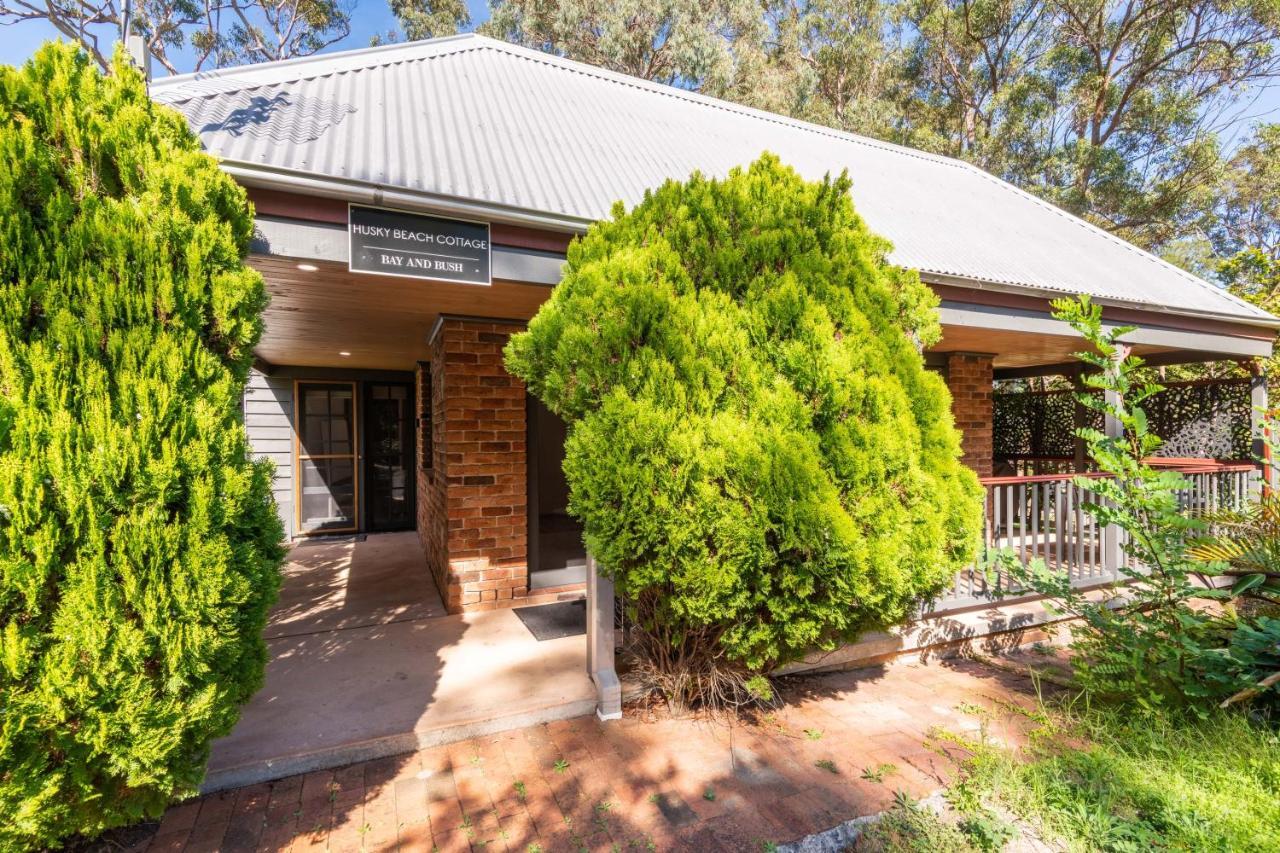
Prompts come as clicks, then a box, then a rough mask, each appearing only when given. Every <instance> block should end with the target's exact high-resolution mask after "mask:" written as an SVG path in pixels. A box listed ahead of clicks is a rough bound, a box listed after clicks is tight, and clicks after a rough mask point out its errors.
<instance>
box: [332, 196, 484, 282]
mask: <svg viewBox="0 0 1280 853" xmlns="http://www.w3.org/2000/svg"><path fill="white" fill-rule="evenodd" d="M347 234H348V235H349V237H350V239H351V261H350V263H349V268H350V269H351V271H352V272H365V273H375V274H377V275H399V276H409V277H411V278H434V279H438V280H440V281H457V282H462V283H464V284H489V283H490V278H489V225H488V224H487V223H483V222H462V221H459V220H457V219H440V218H438V217H435V216H423V215H422V214H420V213H405V212H403V211H399V210H384V209H383V208H380V207H362V206H360V205H357V204H352V205H349V206H348V213H347Z"/></svg>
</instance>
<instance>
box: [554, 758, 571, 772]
mask: <svg viewBox="0 0 1280 853" xmlns="http://www.w3.org/2000/svg"><path fill="white" fill-rule="evenodd" d="M554 766H555V769H556V772H557V773H563V772H564V771H566V770H568V769H569V762H567V761H565V760H564V759H563V758H557V759H556V763H555V765H554Z"/></svg>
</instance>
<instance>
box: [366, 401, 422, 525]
mask: <svg viewBox="0 0 1280 853" xmlns="http://www.w3.org/2000/svg"><path fill="white" fill-rule="evenodd" d="M364 406H365V411H364V436H365V437H364V471H365V474H364V482H365V515H366V518H365V522H366V525H367V526H368V528H369V529H370V530H405V529H408V528H412V527H413V526H414V522H415V520H416V519H415V518H414V498H415V496H416V490H415V488H414V464H413V455H414V435H413V427H414V423H413V421H414V417H413V386H412V385H410V384H408V383H400V382H370V383H368V384H367V385H366V386H365V393H364Z"/></svg>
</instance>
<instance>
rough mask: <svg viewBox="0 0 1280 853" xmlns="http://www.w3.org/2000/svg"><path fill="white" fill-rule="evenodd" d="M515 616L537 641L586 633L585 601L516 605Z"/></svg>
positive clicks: (581, 599) (580, 599)
mask: <svg viewBox="0 0 1280 853" xmlns="http://www.w3.org/2000/svg"><path fill="white" fill-rule="evenodd" d="M516 616H518V617H519V618H520V621H521V622H523V623H524V626H525V627H526V628H528V629H529V633H530V634H533V637H534V639H535V640H537V641H538V642H542V641H543V640H558V639H560V638H561V637H577V636H580V635H582V634H585V633H587V601H586V599H584V598H579V599H578V600H577V601H557V602H556V603H555V604H539V605H537V606H536V607H517V608H516Z"/></svg>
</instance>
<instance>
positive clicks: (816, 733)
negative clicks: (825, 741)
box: [804, 729, 822, 740]
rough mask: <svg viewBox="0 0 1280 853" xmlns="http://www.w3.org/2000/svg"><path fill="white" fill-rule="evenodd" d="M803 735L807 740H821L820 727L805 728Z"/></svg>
mask: <svg viewBox="0 0 1280 853" xmlns="http://www.w3.org/2000/svg"><path fill="white" fill-rule="evenodd" d="M804 736H805V737H807V738H808V739H809V740H822V729H805V730H804Z"/></svg>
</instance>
